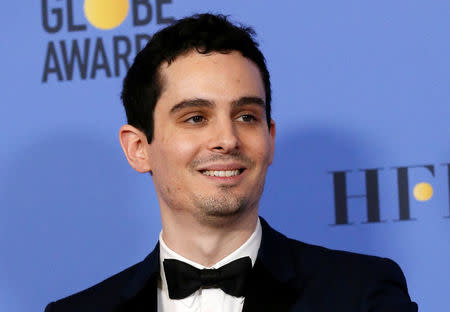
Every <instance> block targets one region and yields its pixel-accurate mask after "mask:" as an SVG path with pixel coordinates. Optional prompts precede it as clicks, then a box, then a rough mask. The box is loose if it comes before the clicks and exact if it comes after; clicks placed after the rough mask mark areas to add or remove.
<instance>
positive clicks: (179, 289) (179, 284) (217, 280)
mask: <svg viewBox="0 0 450 312" xmlns="http://www.w3.org/2000/svg"><path fill="white" fill-rule="evenodd" d="M163 264H164V272H165V273H166V279H167V287H168V289H169V297H170V299H183V298H186V297H187V296H189V295H190V294H192V293H194V292H195V291H196V290H198V289H199V288H220V289H222V290H223V291H224V292H226V293H227V294H229V295H232V296H235V297H242V296H243V295H244V293H245V285H246V281H247V280H248V276H249V275H250V273H251V270H252V260H251V259H250V257H244V258H240V259H237V260H235V261H232V262H230V263H228V264H226V265H224V266H222V267H220V268H218V269H202V270H200V269H197V268H194V267H193V266H191V265H189V264H187V263H184V262H182V261H178V260H175V259H164V261H163Z"/></svg>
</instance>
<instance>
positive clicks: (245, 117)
mask: <svg viewBox="0 0 450 312" xmlns="http://www.w3.org/2000/svg"><path fill="white" fill-rule="evenodd" d="M237 120H239V121H243V122H252V121H256V117H255V116H253V115H250V114H245V115H241V116H239V118H238V119H237Z"/></svg>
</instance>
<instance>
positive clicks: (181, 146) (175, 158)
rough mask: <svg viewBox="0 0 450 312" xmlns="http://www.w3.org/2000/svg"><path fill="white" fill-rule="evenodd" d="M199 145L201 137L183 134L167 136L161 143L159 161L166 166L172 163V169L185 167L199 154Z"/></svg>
mask: <svg viewBox="0 0 450 312" xmlns="http://www.w3.org/2000/svg"><path fill="white" fill-rule="evenodd" d="M199 146H200V143H199V138H195V139H193V138H191V137H189V136H183V135H174V136H170V137H165V138H163V140H161V142H160V144H159V151H158V154H159V155H158V160H157V161H158V163H162V164H163V166H164V167H168V164H170V167H171V168H172V169H175V168H185V167H187V166H189V164H190V163H191V161H192V160H193V159H194V158H195V156H196V155H197V152H198V150H199ZM171 168H168V169H169V170H170V169H171Z"/></svg>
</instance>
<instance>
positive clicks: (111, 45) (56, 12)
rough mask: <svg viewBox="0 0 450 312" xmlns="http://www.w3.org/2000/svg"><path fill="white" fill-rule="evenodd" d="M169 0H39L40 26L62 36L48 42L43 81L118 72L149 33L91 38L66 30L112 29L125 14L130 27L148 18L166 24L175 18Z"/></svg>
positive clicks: (147, 23) (122, 19)
mask: <svg viewBox="0 0 450 312" xmlns="http://www.w3.org/2000/svg"><path fill="white" fill-rule="evenodd" d="M171 4H172V0H130V1H129V0H84V1H83V2H82V1H74V0H41V8H42V27H43V29H44V31H45V32H47V33H48V34H50V35H51V36H58V35H61V37H60V38H55V39H56V40H50V41H48V42H47V49H46V53H45V58H44V66H43V67H44V68H43V73H42V82H44V83H46V82H48V81H52V80H53V81H55V80H56V81H70V80H73V79H74V78H76V77H78V78H80V79H82V80H84V79H95V78H96V77H98V76H99V75H103V76H105V77H106V78H110V77H114V76H115V77H119V76H122V75H123V74H124V73H125V72H126V71H127V70H128V68H129V67H130V65H131V63H132V59H133V57H134V55H136V54H137V52H139V51H140V50H141V49H142V48H143V47H144V45H145V43H146V42H147V41H148V40H149V39H150V38H151V36H150V34H148V33H134V34H127V35H120V36H111V33H110V32H104V33H103V35H101V36H98V34H96V36H95V38H90V37H83V38H80V37H79V36H75V38H74V39H71V40H68V39H66V38H67V37H68V36H67V34H68V33H80V34H81V33H83V32H84V33H86V32H87V31H88V30H89V29H88V27H89V25H91V26H93V27H92V30H94V29H99V30H104V31H108V30H112V29H116V28H117V27H119V26H120V25H121V24H122V23H123V22H124V21H125V20H127V18H129V17H131V18H130V19H131V23H132V26H133V29H138V28H139V27H142V26H147V25H149V24H150V23H152V22H154V24H157V25H162V24H170V23H172V22H173V21H174V20H175V19H174V18H173V17H171V16H169V15H168V14H167V11H168V9H170V5H171ZM94 32H95V31H94ZM70 37H71V38H73V37H74V36H72V35H71V36H70ZM52 39H53V38H52ZM58 39H59V40H58Z"/></svg>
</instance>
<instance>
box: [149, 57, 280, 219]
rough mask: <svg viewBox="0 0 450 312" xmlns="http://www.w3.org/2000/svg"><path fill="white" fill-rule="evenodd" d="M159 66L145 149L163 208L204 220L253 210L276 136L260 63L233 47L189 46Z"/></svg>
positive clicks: (256, 203)
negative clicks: (207, 50) (206, 49)
mask: <svg viewBox="0 0 450 312" xmlns="http://www.w3.org/2000/svg"><path fill="white" fill-rule="evenodd" d="M160 73H161V78H162V85H163V88H162V93H161V97H160V98H159V100H158V102H157V104H156V107H155V111H154V115H153V117H154V136H153V141H152V142H151V143H150V144H149V145H148V147H147V148H148V150H149V155H150V160H149V165H150V167H151V170H152V173H153V180H154V184H155V187H156V191H157V194H158V198H159V201H160V205H161V209H171V210H172V212H173V213H188V214H190V215H193V216H194V217H196V218H197V219H199V220H203V221H205V220H210V219H217V218H226V217H229V216H235V215H237V214H239V213H242V212H245V211H249V210H250V209H256V208H257V206H258V202H259V199H260V197H261V194H262V191H263V187H264V180H265V176H266V171H267V168H268V166H269V165H270V164H271V162H272V158H273V150H274V137H275V125H274V124H273V122H272V123H271V125H270V128H269V127H268V125H267V119H266V114H265V91H264V85H263V82H262V79H261V74H260V72H259V70H258V67H257V66H256V65H255V64H254V63H253V62H252V61H250V60H249V59H247V58H245V57H243V56H242V55H241V54H240V53H238V52H232V53H229V54H221V53H211V54H208V55H203V54H199V53H197V52H190V53H188V54H186V55H183V56H179V57H178V58H176V60H175V61H174V62H172V63H171V64H170V65H167V63H166V64H163V65H162V66H161V70H160Z"/></svg>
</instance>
